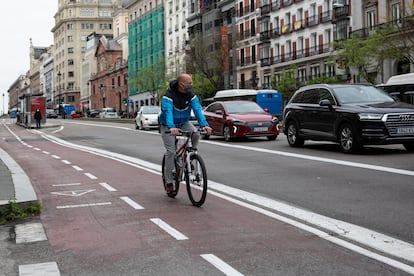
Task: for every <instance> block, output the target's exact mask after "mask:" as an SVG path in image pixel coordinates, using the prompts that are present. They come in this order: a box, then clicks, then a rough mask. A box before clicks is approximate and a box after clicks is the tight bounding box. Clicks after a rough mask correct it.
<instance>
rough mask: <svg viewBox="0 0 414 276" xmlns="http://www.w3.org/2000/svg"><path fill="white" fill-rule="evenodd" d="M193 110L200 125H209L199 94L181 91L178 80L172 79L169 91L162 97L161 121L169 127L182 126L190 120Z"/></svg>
mask: <svg viewBox="0 0 414 276" xmlns="http://www.w3.org/2000/svg"><path fill="white" fill-rule="evenodd" d="M191 110H193V111H194V115H195V117H196V118H197V121H198V123H199V124H200V127H205V126H208V123H207V121H206V118H205V117H204V114H203V111H202V110H201V105H200V101H199V100H198V97H197V95H195V94H194V93H193V92H190V93H185V94H183V93H181V92H179V91H178V82H177V80H173V81H171V82H170V87H169V88H168V90H167V93H165V95H164V97H162V101H161V114H160V123H161V124H162V125H165V126H167V127H168V128H180V127H181V126H182V125H184V124H185V123H186V122H188V121H189V120H190V116H191Z"/></svg>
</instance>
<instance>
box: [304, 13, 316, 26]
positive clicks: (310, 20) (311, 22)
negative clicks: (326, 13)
mask: <svg viewBox="0 0 414 276" xmlns="http://www.w3.org/2000/svg"><path fill="white" fill-rule="evenodd" d="M315 25H318V17H317V16H316V15H313V16H309V17H307V18H306V26H308V27H312V26H315Z"/></svg>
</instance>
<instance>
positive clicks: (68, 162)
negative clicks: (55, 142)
mask: <svg viewBox="0 0 414 276" xmlns="http://www.w3.org/2000/svg"><path fill="white" fill-rule="evenodd" d="M62 162H63V163H65V164H66V165H70V164H72V162H70V161H68V160H62Z"/></svg>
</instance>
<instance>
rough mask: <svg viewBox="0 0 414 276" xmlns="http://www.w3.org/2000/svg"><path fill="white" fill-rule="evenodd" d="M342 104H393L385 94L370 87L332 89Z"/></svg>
mask: <svg viewBox="0 0 414 276" xmlns="http://www.w3.org/2000/svg"><path fill="white" fill-rule="evenodd" d="M333 90H334V91H335V94H336V96H337V97H338V99H339V101H340V102H341V103H342V104H350V103H383V102H393V101H394V99H393V98H392V97H391V96H390V95H388V94H387V92H385V91H383V90H381V89H378V88H376V87H372V86H344V87H336V88H334V89H333Z"/></svg>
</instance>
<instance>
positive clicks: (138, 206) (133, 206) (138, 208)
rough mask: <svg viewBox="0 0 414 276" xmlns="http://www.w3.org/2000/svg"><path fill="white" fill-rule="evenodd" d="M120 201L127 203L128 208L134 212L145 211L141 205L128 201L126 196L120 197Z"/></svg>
mask: <svg viewBox="0 0 414 276" xmlns="http://www.w3.org/2000/svg"><path fill="white" fill-rule="evenodd" d="M120 199H122V200H123V201H125V203H127V204H128V205H129V206H131V207H132V208H134V209H135V210H142V209H145V208H144V207H142V206H141V205H139V204H138V203H136V202H135V201H133V200H132V199H130V198H129V197H127V196H121V197H120Z"/></svg>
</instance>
